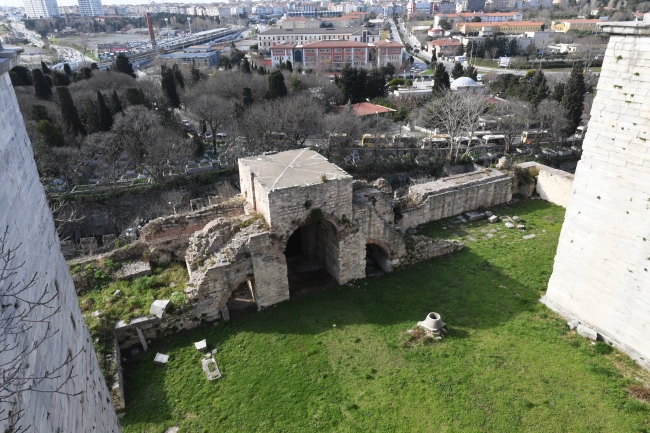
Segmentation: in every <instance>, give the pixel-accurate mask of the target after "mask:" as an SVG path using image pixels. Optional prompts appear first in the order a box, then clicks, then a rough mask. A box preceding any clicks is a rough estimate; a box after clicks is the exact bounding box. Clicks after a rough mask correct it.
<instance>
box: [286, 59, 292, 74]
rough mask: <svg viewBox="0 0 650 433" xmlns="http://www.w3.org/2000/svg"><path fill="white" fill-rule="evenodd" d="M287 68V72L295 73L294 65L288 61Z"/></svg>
mask: <svg viewBox="0 0 650 433" xmlns="http://www.w3.org/2000/svg"><path fill="white" fill-rule="evenodd" d="M286 68H287V71H289V72H293V65H292V64H291V61H289V60H287V63H286Z"/></svg>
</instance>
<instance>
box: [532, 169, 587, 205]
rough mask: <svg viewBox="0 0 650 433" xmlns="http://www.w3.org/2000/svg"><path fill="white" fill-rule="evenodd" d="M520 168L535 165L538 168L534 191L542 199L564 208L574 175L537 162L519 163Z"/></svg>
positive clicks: (567, 201)
mask: <svg viewBox="0 0 650 433" xmlns="http://www.w3.org/2000/svg"><path fill="white" fill-rule="evenodd" d="M519 167H521V168H531V167H536V168H537V169H539V174H538V175H537V182H536V184H535V192H536V193H537V194H539V196H540V198H541V199H542V200H546V201H548V202H551V203H553V204H556V205H558V206H562V207H564V208H566V207H567V206H568V204H569V198H570V196H571V191H572V188H571V186H572V185H573V179H574V177H575V176H574V175H573V174H571V173H567V172H566V171H563V170H558V169H555V168H552V167H549V166H546V165H542V164H539V163H537V162H525V163H523V164H519Z"/></svg>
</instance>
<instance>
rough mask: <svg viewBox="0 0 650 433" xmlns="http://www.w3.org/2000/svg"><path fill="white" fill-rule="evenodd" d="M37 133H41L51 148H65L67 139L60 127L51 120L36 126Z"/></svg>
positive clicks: (42, 121)
mask: <svg viewBox="0 0 650 433" xmlns="http://www.w3.org/2000/svg"><path fill="white" fill-rule="evenodd" d="M36 132H38V133H39V135H40V136H41V138H42V139H43V141H44V142H45V144H47V145H48V146H49V147H63V146H65V138H63V133H61V129H60V128H59V126H58V125H57V124H56V123H54V122H51V121H50V120H47V119H43V120H41V121H40V122H38V125H36Z"/></svg>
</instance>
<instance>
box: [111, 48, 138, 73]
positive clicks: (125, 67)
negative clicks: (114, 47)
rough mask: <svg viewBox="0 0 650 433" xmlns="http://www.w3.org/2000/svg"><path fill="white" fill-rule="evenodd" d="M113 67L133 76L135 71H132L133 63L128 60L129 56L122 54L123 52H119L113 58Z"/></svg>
mask: <svg viewBox="0 0 650 433" xmlns="http://www.w3.org/2000/svg"><path fill="white" fill-rule="evenodd" d="M114 69H115V70H116V71H117V72H121V73H123V74H127V75H130V76H132V77H133V78H135V73H134V72H133V65H132V64H131V62H129V58H128V57H126V56H125V55H124V53H119V54H118V55H117V57H116V58H115V67H114Z"/></svg>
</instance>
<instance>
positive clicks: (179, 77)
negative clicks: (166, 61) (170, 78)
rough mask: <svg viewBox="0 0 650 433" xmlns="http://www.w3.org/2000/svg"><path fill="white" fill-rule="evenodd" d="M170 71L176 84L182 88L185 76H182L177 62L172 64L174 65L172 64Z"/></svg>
mask: <svg viewBox="0 0 650 433" xmlns="http://www.w3.org/2000/svg"><path fill="white" fill-rule="evenodd" d="M172 73H173V74H174V81H175V82H176V84H178V85H179V86H180V88H181V89H184V88H185V78H184V77H183V73H182V72H181V69H180V68H179V67H178V64H174V66H172Z"/></svg>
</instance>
